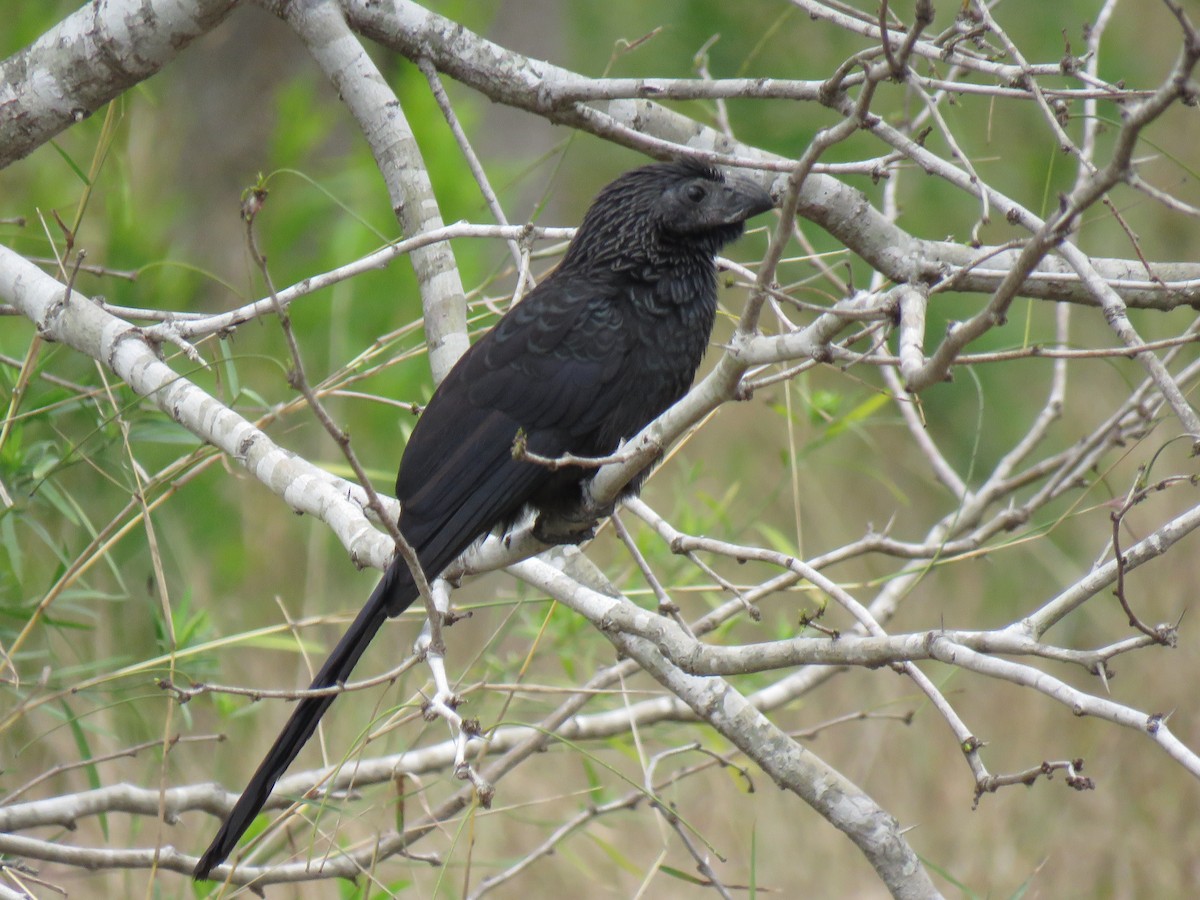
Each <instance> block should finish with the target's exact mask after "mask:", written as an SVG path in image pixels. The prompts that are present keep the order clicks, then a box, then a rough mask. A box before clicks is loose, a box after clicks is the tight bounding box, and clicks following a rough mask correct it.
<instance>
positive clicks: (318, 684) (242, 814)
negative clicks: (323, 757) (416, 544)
mask: <svg viewBox="0 0 1200 900" xmlns="http://www.w3.org/2000/svg"><path fill="white" fill-rule="evenodd" d="M417 596H418V594H417V589H416V587H415V586H414V585H413V582H412V577H411V576H410V575H409V572H408V567H407V566H406V565H405V564H404V561H403V560H401V559H396V560H395V561H394V562H393V563H392V565H391V566H389V567H388V570H387V572H385V573H384V576H383V578H382V579H380V581H379V584H378V585H376V587H375V590H374V591H372V593H371V597H370V599H368V600H367V602H366V605H365V606H363V608H362V612H360V613H359V614H358V616H357V617H356V618H355V620H354V622H353V623H352V624H351V625H350V627H349V629H347V631H346V633H345V634H344V635H342V639H341V640H340V641H338V644H337V646H336V647H334V648H333V652H332V653H330V654H329V658H328V659H327V660H325V665H323V666H321V671H320V672H318V673H317V677H316V678H314V679H313V682H312V685H311V686H310V689H311V690H316V689H319V688H327V687H333V686H334V685H336V684H339V683H341V682H344V681H345V680H346V679H347V678H349V677H350V673H351V672H352V671H353V670H354V665H355V663H357V662H358V659H359V657H360V656H362V655H363V651H364V650H366V649H367V645H368V644H370V643H371V639H372V638H374V637H375V634H376V632H378V631H379V629H380V627H381V626H382V625H383V623H384V622H385V621H387V619H388V616H389V615H393V616H394V615H398V614H399V613H401V612H403V611H404V610H406V609H407V608H408V607H409V606H410V605H411V604H412V602H413V601H414V600H415V599H417ZM336 696H337V695H336V694H327V695H324V696H321V697H306V698H305V699H303V700H301V701H300V702H299V703H297V704H296V709H295V711H294V712H293V713H292V717H291V718H290V719H288V722H287V725H285V726H284V728H283V731H282V732H280V734H279V737H277V738H276V739H275V743H274V745H272V747H271V749H270V750H269V751H268V752H267V755H266V758H264V759H263V761H262V762H261V763H260V764H259V766H258V771H257V772H255V773H254V777H253V778H251V779H250V783H249V784H248V785H246V789H245V790H244V791H242V796H241V797H239V798H238V802H237V803H236V804H234V807H233V810H232V811H231V812H230V813H229V815H228V816H226V818H225V821H224V823H222V825H221V830H220V831H218V832H217V836H216V837H215V838H213V841H212V843H211V844H209V845H208V849H207V850H205V851H204V855H203V856H201V857H200V862H199V863H197V864H196V868H195V870H194V871H193V872H192V877H193V878H195V879H197V880H198V881H199V880H203V879H205V878H208V873H209V872H211V871H212V870H213V869H214V868H215V867H216V866H219V865H220V864H221V863H223V862H224V861H225V858H226V857H227V856H229V854H230V853H231V852H233V848H234V847H236V846H237V842H238V841H239V840H240V839H241V837H242V835H243V834H245V833H246V829H247V828H249V827H250V823H251V822H253V821H254V817H255V816H257V815H258V812H259V810H261V809H262V807H263V804H264V803H266V802H267V798H268V797H269V796H271V790H272V789H273V788H274V787H275V782H276V781H278V780H279V778H280V776H281V775H283V773H284V772H285V771H286V770H287V767H288V766H290V765H291V764H292V760H294V759H295V758H296V755H297V754H298V753H299V752H300V749H301V748H302V747H303V746H304V745H305V744H306V743H308V739H309V738H310V737H312V736H313V732H314V731H316V730H317V723H318V722H320V721H321V716H323V715H325V710H327V709H329V705H330V704H331V703H333V700H334V698H335V697H336Z"/></svg>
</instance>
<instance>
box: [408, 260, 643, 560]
mask: <svg viewBox="0 0 1200 900" xmlns="http://www.w3.org/2000/svg"><path fill="white" fill-rule="evenodd" d="M614 301H615V297H614V296H613V295H612V294H611V293H608V294H606V292H605V288H604V287H603V286H597V284H596V282H595V281H594V280H585V279H569V278H550V279H548V280H547V281H545V282H543V283H542V284H541V285H539V286H538V287H537V288H535V289H534V290H533V291H532V292H530V294H529V295H528V296H527V297H526V298H525V299H524V300H523V301H522V302H521V303H519V304H518V305H517V306H516V307H514V308H513V309H512V310H510V311H509V313H508V314H507V315H505V316H504V317H503V318H502V319H501V320H500V322H498V323H497V325H496V327H495V328H493V329H492V331H490V332H489V333H488V334H487V335H485V336H484V337H483V338H482V339H480V340H479V341H478V342H477V343H476V344H475V345H474V346H473V347H472V348H471V349H470V350H469V351H467V353H466V354H464V356H463V358H462V359H461V360H459V362H458V364H457V365H455V367H454V368H453V369H452V370H451V372H450V374H449V375H447V376H446V379H445V381H444V382H443V383H442V384H441V386H440V387H439V388H438V390H437V392H436V393H435V394H434V396H433V399H432V400H431V401H430V403H429V405H428V406H427V407H426V409H425V412H424V413H423V414H422V416H421V419H420V420H419V421H418V423H417V427H416V428H415V429H414V430H413V434H412V437H411V438H410V440H409V443H408V446H407V447H406V448H405V451H404V458H403V460H402V461H401V464H400V473H399V475H398V477H397V480H396V496H397V497H398V498H399V499H400V502H401V504H402V509H403V512H402V514H401V529H402V530H403V531H404V534H405V536H406V537H407V538H408V540H409V541H410V542H411V543H412V544H413V546H414V547H415V548H416V549H417V551H418V553H419V554H420V556H421V560H422V564H423V565H424V566H425V567H426V569H427V570H428V572H427V574H430V575H432V574H434V573H436V572H439V571H441V569H443V568H444V567H445V566H446V565H448V564H449V563H450V562H451V561H452V560H453V559H454V557H456V556H457V555H458V554H459V553H461V552H462V551H463V550H464V549H466V547H467V546H469V545H470V543H471V542H472V541H473V540H475V539H476V538H477V537H479V536H480V534H482V533H483V532H484V531H485V530H487V529H488V528H490V527H492V526H493V525H494V524H495V523H497V522H501V521H505V520H508V519H511V518H512V517H514V516H515V515H516V514H517V513H518V512H519V510H520V509H521V507H523V506H524V505H525V504H526V503H528V502H529V500H530V499H531V498H532V496H533V495H534V494H535V493H536V492H537V491H538V489H539V488H540V487H541V486H542V485H544V484H545V483H546V482H547V481H548V480H549V479H550V478H551V475H552V473H551V472H550V470H549V469H547V468H546V467H544V466H540V465H537V464H535V463H530V462H527V461H524V460H517V459H513V455H512V451H513V442H514V440H515V439H516V437H517V433H518V431H521V432H523V433H524V435H525V438H526V442H527V444H526V445H527V447H528V449H529V450H531V451H532V452H534V453H537V454H540V455H543V456H550V457H555V456H560V455H562V454H563V453H565V452H568V451H575V452H580V451H581V450H582V451H583V452H587V443H586V439H587V436H588V435H589V434H590V433H591V432H592V431H594V430H595V428H596V427H597V424H598V423H599V422H601V421H603V420H604V418H605V417H606V416H607V415H608V414H609V413H610V412H611V410H612V408H613V406H614V405H615V404H616V403H618V402H620V399H621V395H622V393H623V387H622V386H621V385H620V379H619V378H618V377H617V376H618V374H619V373H620V372H621V370H622V367H623V364H624V362H625V358H626V354H627V352H628V349H629V348H628V346H627V341H628V338H627V336H626V332H627V330H626V329H624V328H623V327H622V322H621V316H622V315H623V311H622V304H621V303H620V302H614Z"/></svg>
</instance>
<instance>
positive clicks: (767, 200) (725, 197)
mask: <svg viewBox="0 0 1200 900" xmlns="http://www.w3.org/2000/svg"><path fill="white" fill-rule="evenodd" d="M714 199H715V200H716V202H715V203H714V204H713V207H712V209H713V212H714V213H715V214H716V216H718V217H719V223H720V224H722V225H734V224H736V223H738V222H744V221H746V220H747V219H751V218H753V217H754V216H757V215H758V214H759V213H765V212H766V211H767V210H769V209H774V207H775V200H774V199H773V198H772V197H771V195H770V194H769V193H767V190H766V189H765V188H764V187H762V186H761V185H760V184H759V183H758V182H756V181H754V180H753V179H751V178H749V177H747V176H745V175H729V176H727V177H726V179H725V183H724V184H723V185H721V194H720V196H719V197H718V198H714Z"/></svg>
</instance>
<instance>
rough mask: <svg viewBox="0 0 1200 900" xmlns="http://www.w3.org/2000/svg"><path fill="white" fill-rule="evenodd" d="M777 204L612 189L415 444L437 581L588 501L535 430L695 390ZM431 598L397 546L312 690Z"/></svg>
mask: <svg viewBox="0 0 1200 900" xmlns="http://www.w3.org/2000/svg"><path fill="white" fill-rule="evenodd" d="M773 205H774V204H773V203H772V200H771V197H770V195H769V194H768V193H767V192H766V191H765V190H763V189H762V188H761V187H759V186H758V185H756V184H755V183H753V182H752V181H750V180H749V179H746V178H743V177H729V178H726V177H725V176H724V175H723V174H722V173H721V172H720V171H718V170H716V169H713V168H709V167H707V166H703V165H700V164H697V163H695V162H691V161H680V162H674V163H660V164H656V165H650V166H644V167H642V168H640V169H634V170H633V171H631V172H627V173H625V174H624V175H622V176H621V177H620V178H618V179H617V180H616V181H614V182H613V183H612V184H610V185H609V186H608V187H606V188H604V190H603V191H601V192H600V195H599V196H598V197H597V198H596V200H595V202H594V203H593V204H592V206H591V208H590V209H589V210H588V211H587V214H586V215H585V216H584V219H583V224H582V225H581V226H580V227H579V230H578V232H576V234H575V237H574V239H573V240H572V241H571V244H570V246H569V247H568V248H567V252H566V255H565V257H564V258H563V261H562V263H561V264H560V265H559V266H558V268H557V269H555V270H554V272H553V273H552V274H551V275H550V276H549V277H548V278H546V280H544V281H543V282H542V283H541V284H539V285H538V286H537V287H536V288H534V289H533V290H532V291H530V292H529V295H528V296H526V297H525V298H524V300H522V301H521V302H520V303H519V304H517V305H516V306H515V307H513V308H512V309H511V310H509V311H508V313H506V314H505V315H504V316H503V317H502V318H501V319H500V321H499V322H498V323H497V324H496V326H495V328H493V329H492V330H491V331H490V332H489V333H488V334H486V335H485V336H484V337H483V338H482V339H480V340H479V341H478V342H477V343H476V344H475V345H474V346H473V347H471V349H470V350H468V351H467V352H466V353H465V354H463V357H462V358H461V359H460V360H459V361H458V363H457V364H456V365H455V366H454V368H453V369H451V371H450V374H449V375H447V376H446V378H445V380H444V381H443V382H442V384H441V385H440V386H439V387H438V389H437V391H435V392H434V395H433V398H432V399H431V400H430V402H429V405H428V406H427V407H426V409H425V412H424V413H423V414H422V416H421V418H420V419H419V420H418V421H417V425H416V427H415V428H414V429H413V433H412V437H411V438H410V439H409V441H408V446H406V447H405V449H404V456H403V458H402V459H401V460H400V472H399V475H398V476H397V478H396V497H397V499H398V500H399V501H400V508H401V513H400V520H399V526H400V531H401V532H402V533H403V534H404V536H405V538H406V539H407V540H408V541H409V543H410V544H412V546H413V547H414V548H415V549H416V551H417V555H418V557H419V558H420V561H421V566H422V568H423V569H424V571H425V573H426V574H427V575H428V576H429V577H430V578H433V577H434V576H436V575H437V574H439V573H440V572H441V571H442V570H443V569H445V568H446V567H447V566H448V565H449V564H450V563H451V562H453V561H454V559H455V558H456V557H458V556H459V555H460V554H461V553H462V552H463V551H464V550H466V549H467V548H468V547H469V546H471V544H472V543H473V542H475V541H476V540H477V539H479V538H480V537H482V536H483V535H486V534H487V533H488V532H490V531H492V530H493V529H495V528H497V527H504V526H507V525H509V524H511V523H512V522H513V521H514V520H515V519H516V518H517V517H518V516H519V515H520V514H521V513H522V511H523V510H524V509H526V508H527V507H530V506H532V507H533V508H534V509H535V510H537V511H538V513H539V514H540V515H548V514H549V515H553V514H569V513H570V512H571V511H572V510H573V509H576V510H577V509H578V507H579V504H580V503H581V500H582V497H583V494H582V489H583V486H584V484H585V482H586V480H587V478H588V477H589V475H590V474H591V473H590V472H588V471H585V470H583V469H580V468H574V467H572V468H564V469H559V470H557V471H552V470H551V469H549V468H547V467H545V466H542V465H538V464H536V463H533V462H529V461H527V460H524V459H519V458H517V459H514V456H513V442H514V440H515V439H516V438H517V435H518V433H519V432H520V433H522V434H523V435H524V438H525V441H526V447H527V448H528V450H530V451H532V452H533V453H536V454H539V455H541V456H545V457H559V456H562V455H563V454H566V453H572V454H575V455H576V456H604V455H608V454H611V453H613V452H614V451H615V450H616V449H617V447H618V445H619V443H620V442H621V441H622V440H623V439H627V438H630V437H632V436H633V435H634V434H636V433H637V432H638V431H640V430H641V429H642V428H643V427H644V426H645V425H647V424H649V423H650V422H651V421H652V420H653V419H654V418H655V417H657V416H658V415H659V414H660V413H662V412H663V411H664V410H666V409H667V407H669V406H670V405H671V404H672V403H674V402H675V401H676V400H678V399H679V398H680V397H682V396H683V394H684V393H685V392H686V391H687V389H688V387H689V386H690V385H691V383H692V378H693V377H694V376H695V374H696V368H697V366H699V365H700V360H701V357H703V355H704V350H705V347H706V346H707V344H708V340H709V336H710V334H711V332H712V326H713V319H714V317H715V315H716V309H717V276H716V267H715V264H714V261H713V255H714V254H715V253H716V252H717V251H718V250H719V249H720V248H721V247H722V246H723V245H724V244H727V243H729V242H730V241H732V240H734V239H735V238H737V237H738V236H739V235H741V233H742V228H743V223H744V222H745V220H746V219H748V218H750V217H751V216H755V215H758V214H759V213H762V212H765V211H766V210H768V209H770V208H771V207H772V206H773ZM643 474H644V473H643ZM640 480H641V479H640V478H639V479H637V481H636V482H635V483H634V485H633V486H632V487H631V488H628V489H627V490H629V491H631V492H632V491H636V490H637V486H638V484H639V483H640ZM417 596H418V594H417V589H416V587H415V586H414V584H413V579H412V576H411V575H410V573H409V570H408V567H407V566H406V565H405V563H404V561H403V560H402V559H401V558H399V557H397V558H396V559H395V560H393V562H392V563H391V565H390V566H389V567H388V569H387V571H386V572H385V573H384V576H383V578H382V580H381V581H380V582H379V585H378V586H377V587H376V588H375V590H374V592H373V593H372V594H371V596H370V598H369V599H368V600H367V603H366V605H365V606H364V607H363V609H362V612H360V613H359V614H358V617H357V618H356V619H355V620H354V622H353V624H352V625H351V626H350V628H349V630H348V631H347V632H346V634H345V635H344V636H343V637H342V639H341V641H339V642H338V645H337V646H336V647H335V648H334V650H333V652H332V653H331V654H330V656H329V659H327V660H326V661H325V665H324V666H322V667H321V671H320V672H318V673H317V676H316V678H315V679H313V683H312V688H313V689H318V688H325V687H330V686H332V685H336V684H339V683H341V682H344V681H345V680H346V679H347V678H349V677H350V673H351V671H352V670H353V668H354V665H355V663H357V662H358V659H359V657H360V656H362V653H363V651H364V650H366V648H367V645H368V644H369V643H370V642H371V639H372V638H373V637H374V636H375V633H376V632H377V631H379V628H380V626H381V625H382V624H383V623H384V621H385V620H386V619H387V618H388V617H390V616H396V615H399V614H400V613H401V612H403V611H404V610H405V609H407V608H408V607H409V605H410V604H412V602H413V601H414V600H416V599H417ZM332 702H333V696H332V695H330V696H322V697H311V698H306V699H303V700H301V701H300V702H299V703H298V704H297V705H296V709H295V711H294V712H293V713H292V716H291V718H290V719H289V720H288V722H287V725H286V726H284V729H283V732H282V733H281V734H280V735H279V737H278V738H277V739H276V741H275V744H274V746H273V747H271V750H270V752H268V753H267V756H266V758H265V759H264V760H263V761H262V763H261V764H260V765H259V767H258V771H257V772H255V773H254V777H253V778H251V779H250V783H249V785H247V787H246V790H245V791H244V792H243V793H242V796H241V797H240V798H239V799H238V802H237V804H236V805H235V806H234V808H233V811H232V812H231V813H230V814H229V816H228V817H227V818H226V819H225V822H224V824H222V826H221V830H220V831H219V832H218V833H217V836H216V837H215V838H214V839H213V842H212V844H211V845H209V848H208V849H207V850H206V851H205V852H204V855H203V856H202V857H201V858H200V862H199V863H198V864H197V866H196V869H195V872H194V873H193V874H194V877H195V878H197V879H203V878H207V877H208V874H209V872H211V871H212V869H213V868H214V867H215V866H217V865H220V864H221V862H223V861H224V860H225V858H226V857H227V856H228V855H229V854H230V852H231V851H232V850H233V848H234V847H235V846H236V845H237V842H238V840H239V838H241V836H242V834H243V833H245V831H246V829H247V827H249V825H250V823H251V821H252V820H253V819H254V817H255V816H256V815H257V814H258V812H259V810H260V809H262V806H263V804H264V803H265V802H266V800H267V797H268V796H270V793H271V789H272V788H273V787H274V786H275V782H276V781H277V780H278V779H279V777H280V776H281V775H282V774H283V772H284V770H286V769H287V767H288V766H289V765H290V764H291V762H292V760H293V759H295V758H296V755H297V754H298V753H299V752H300V748H301V747H303V746H304V744H305V742H307V741H308V739H309V738H310V737H311V736H312V734H313V732H314V731H315V730H316V727H317V722H318V721H319V720H320V718H321V716H322V715H323V714H324V712H325V710H326V709H328V707H329V704H331V703H332Z"/></svg>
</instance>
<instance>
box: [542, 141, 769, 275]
mask: <svg viewBox="0 0 1200 900" xmlns="http://www.w3.org/2000/svg"><path fill="white" fill-rule="evenodd" d="M774 205H775V202H774V201H773V200H772V199H771V195H770V194H768V193H767V191H766V190H764V189H763V188H762V187H760V186H759V185H758V184H757V183H755V182H754V181H752V180H750V179H749V178H747V177H745V176H741V175H730V176H727V175H725V174H724V173H723V172H721V171H720V170H719V169H715V168H712V167H710V166H706V165H703V164H701V163H697V162H695V161H693V160H679V161H677V162H671V163H658V164H655V165H650V166H642V167H641V168H639V169H634V170H632V171H630V172H626V173H625V174H624V175H622V176H621V177H620V178H618V179H617V180H616V181H614V182H612V184H610V185H608V187H606V188H604V190H602V191H601V192H600V194H599V195H598V196H597V197H596V200H595V201H594V202H593V203H592V205H591V208H589V209H588V211H587V214H586V215H585V216H584V218H583V223H582V224H581V225H580V226H579V231H578V232H577V233H576V235H575V238H574V240H572V241H571V246H570V247H569V248H568V249H567V255H566V258H565V259H564V260H563V265H564V266H586V267H588V268H593V269H594V268H597V267H609V266H613V267H617V268H620V269H628V268H634V267H637V268H643V267H645V266H647V265H649V266H650V267H655V266H657V265H660V264H661V265H663V266H670V265H672V264H673V263H675V262H676V261H678V260H679V258H680V256H681V255H684V256H688V257H693V256H701V255H703V256H708V257H711V256H712V255H713V254H714V253H716V252H717V251H718V250H719V249H720V248H721V247H722V246H724V245H725V244H727V243H729V242H730V241H732V240H734V239H736V238H737V237H738V236H739V235H741V233H742V228H743V224H744V223H745V221H746V220H747V219H749V218H751V217H753V216H756V215H758V214H759V213H763V212H766V211H767V210H768V209H771V208H772V207H773V206H774Z"/></svg>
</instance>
